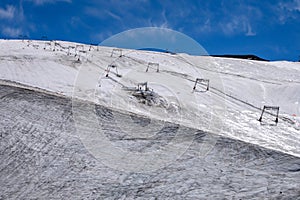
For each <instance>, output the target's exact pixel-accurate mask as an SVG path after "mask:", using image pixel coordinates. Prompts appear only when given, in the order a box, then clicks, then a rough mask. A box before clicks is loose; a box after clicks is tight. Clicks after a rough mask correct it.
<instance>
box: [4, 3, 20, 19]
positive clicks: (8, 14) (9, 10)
mask: <svg viewBox="0 0 300 200" xmlns="http://www.w3.org/2000/svg"><path fill="white" fill-rule="evenodd" d="M15 10H16V8H15V7H14V6H10V5H7V6H6V8H5V9H3V8H0V19H12V18H14V16H15Z"/></svg>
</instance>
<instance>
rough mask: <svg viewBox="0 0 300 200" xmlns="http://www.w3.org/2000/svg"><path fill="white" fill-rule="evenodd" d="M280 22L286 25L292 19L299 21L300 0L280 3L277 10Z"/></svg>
mask: <svg viewBox="0 0 300 200" xmlns="http://www.w3.org/2000/svg"><path fill="white" fill-rule="evenodd" d="M275 10H276V12H277V15H278V19H279V22H280V23H281V24H285V23H286V22H287V21H289V20H291V19H294V20H295V19H298V18H299V12H300V0H293V1H290V2H280V3H279V4H277V5H276V8H275Z"/></svg>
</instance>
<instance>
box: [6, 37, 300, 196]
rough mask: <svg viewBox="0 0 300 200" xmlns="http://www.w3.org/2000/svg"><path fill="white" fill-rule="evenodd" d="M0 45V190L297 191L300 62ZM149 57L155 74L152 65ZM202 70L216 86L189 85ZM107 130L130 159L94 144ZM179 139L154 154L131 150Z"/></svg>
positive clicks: (114, 192)
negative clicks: (274, 120) (274, 109)
mask: <svg viewBox="0 0 300 200" xmlns="http://www.w3.org/2000/svg"><path fill="white" fill-rule="evenodd" d="M0 46H1V47H2V48H1V50H0V71H1V74H0V79H1V86H0V91H1V93H0V99H1V101H0V103H1V107H0V109H1V112H0V118H1V120H0V122H1V124H0V128H1V129H0V130H1V135H0V136H1V137H0V143H1V145H0V153H1V157H0V159H1V160H0V184H1V188H0V198H2V199H34V198H38V199H97V198H100V199H102V198H108V199H125V198H126V199H128V198H129V199H131V198H141V199H151V198H153V199H155V198H160V199H223V198H232V199H250V198H259V199H263V198H267V199H276V198H278V199H297V198H298V197H299V196H300V190H299V188H300V184H299V180H300V171H299V170H300V158H299V157H300V134H299V133H300V125H299V124H300V123H299V121H300V118H299V116H300V108H299V101H300V73H299V71H300V64H299V63H292V62H284V61H282V62H261V61H250V60H239V59H229V58H211V57H208V56H202V57H197V56H189V55H186V54H179V55H171V54H166V53H155V52H147V51H135V50H126V49H123V50H122V56H119V55H115V54H114V55H112V54H111V53H112V50H113V48H108V47H96V46H90V45H82V44H76V43H70V42H62V41H51V42H50V41H47V42H45V41H25V40H24V41H18V40H16V41H12V40H9V41H8V40H0ZM150 62H151V63H159V72H157V70H156V69H154V68H153V69H151V68H149V69H148V71H147V72H146V69H147V66H148V64H149V63H150ZM109 65H115V67H110V68H108V66H109ZM196 78H203V79H209V84H210V87H209V90H208V91H206V90H204V89H203V88H201V87H202V86H201V85H198V86H197V89H196V90H195V91H193V87H194V84H195V80H196ZM143 82H147V83H148V86H149V89H148V90H146V89H145V91H144V90H143V88H142V89H139V88H137V85H138V83H143ZM205 89H206V88H205ZM137 94H138V95H137ZM264 105H270V106H279V107H280V113H279V122H278V124H277V126H272V125H261V124H260V122H259V121H258V118H259V117H260V114H261V109H262V108H263V106H264ZM91 108H92V109H91ZM90 111H92V112H90ZM270 117H272V115H271V116H269V118H270ZM100 129H101V130H100ZM99 131H100V132H99ZM88 134H89V135H88ZM97 134H102V135H97ZM177 136H178V137H177ZM104 138H105V140H106V141H108V142H109V143H110V144H112V146H114V147H115V148H116V149H122V150H123V151H124V152H125V153H127V154H128V157H122V159H119V157H118V155H117V154H119V153H122V151H117V150H116V151H115V152H114V151H112V147H111V146H105V148H102V147H104V146H100V147H97V148H96V147H95V144H96V142H101V141H99V140H102V139H104ZM174 138H175V139H174ZM101 144H103V145H106V144H105V143H101ZM170 144H171V145H170ZM96 146H97V145H96ZM106 147H107V148H106ZM173 147H174V149H175V150H176V151H177V150H178V152H175V153H177V154H174V151H165V152H164V154H163V155H160V154H157V155H159V156H158V157H155V158H151V159H152V163H151V162H145V163H143V165H136V164H137V163H142V162H143V161H144V160H141V159H140V160H138V159H137V160H132V159H133V158H136V157H134V155H140V156H141V157H140V158H143V157H142V156H144V155H156V154H155V153H153V152H162V150H161V149H163V148H165V149H168V148H170V149H172V148H173ZM105 149H107V151H105ZM99 150H100V151H101V152H99ZM107 153H110V154H109V155H108V154H107ZM101 156H102V157H101ZM117 158H118V159H117ZM161 158H165V159H166V162H165V163H164V164H163V165H159V164H160V163H161V162H160V161H162V162H163V160H160V159H161ZM155 161H156V162H155ZM145 169H147V170H145Z"/></svg>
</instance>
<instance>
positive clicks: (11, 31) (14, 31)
mask: <svg viewBox="0 0 300 200" xmlns="http://www.w3.org/2000/svg"><path fill="white" fill-rule="evenodd" d="M1 32H2V34H3V35H5V36H8V37H18V36H19V35H21V34H22V30H21V29H20V28H11V27H2V31H1Z"/></svg>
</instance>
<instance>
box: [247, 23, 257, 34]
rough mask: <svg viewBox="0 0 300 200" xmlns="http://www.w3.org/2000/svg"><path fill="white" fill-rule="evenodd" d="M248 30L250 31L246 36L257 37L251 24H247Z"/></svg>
mask: <svg viewBox="0 0 300 200" xmlns="http://www.w3.org/2000/svg"><path fill="white" fill-rule="evenodd" d="M247 29H248V31H247V33H246V36H255V35H256V33H255V32H253V30H252V26H251V25H250V24H249V23H248V24H247Z"/></svg>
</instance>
